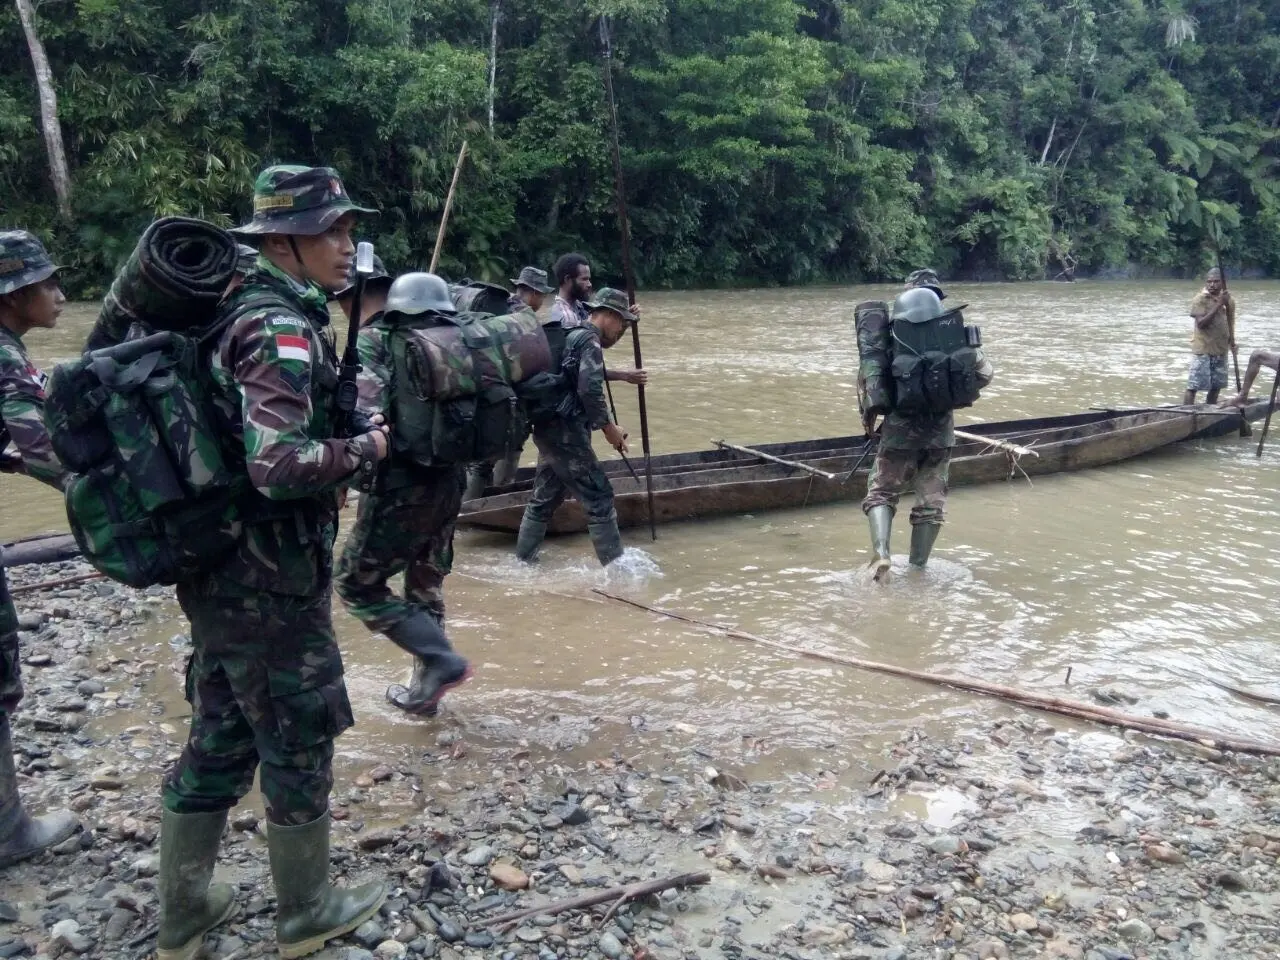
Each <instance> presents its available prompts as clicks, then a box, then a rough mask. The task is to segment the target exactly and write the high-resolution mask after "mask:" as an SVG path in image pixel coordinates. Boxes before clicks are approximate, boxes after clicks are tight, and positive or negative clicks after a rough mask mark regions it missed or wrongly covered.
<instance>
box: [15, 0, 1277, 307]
mask: <svg viewBox="0 0 1280 960" xmlns="http://www.w3.org/2000/svg"><path fill="white" fill-rule="evenodd" d="M602 3H603V4H604V5H606V6H607V7H608V11H609V12H610V13H611V14H612V22H613V33H614V57H615V71H616V72H615V78H616V79H615V82H616V87H617V99H618V111H619V121H620V130H621V137H622V144H623V164H624V168H625V171H626V178H627V192H628V199H629V203H630V207H631V211H630V212H631V222H632V225H633V230H634V233H635V247H636V256H637V271H638V273H639V274H640V281H641V284H642V285H644V286H657V285H715V284H727V283H735V282H738V283H803V282H809V281H817V280H824V279H888V278H894V277H901V276H902V275H903V274H904V273H905V272H906V271H907V270H908V269H910V268H912V267H916V266H919V265H921V264H926V263H927V264H932V265H933V266H935V267H937V268H938V269H939V270H940V271H941V272H942V273H943V275H944V276H951V277H957V276H965V277H973V278H990V279H994V278H1008V279H1024V278H1040V277H1046V276H1047V277H1054V276H1059V275H1065V276H1071V275H1072V274H1073V273H1078V274H1079V275H1085V274H1091V273H1098V272H1108V271H1115V270H1121V271H1126V270H1130V269H1134V268H1137V269H1139V270H1142V271H1152V272H1162V273H1163V272H1169V273H1179V272H1189V271H1195V270H1199V269H1201V268H1203V267H1204V266H1206V265H1207V264H1208V263H1209V261H1210V260H1211V259H1212V253H1211V248H1212V243H1211V240H1210V237H1211V234H1213V233H1214V231H1213V230H1212V229H1211V227H1213V226H1214V225H1216V226H1217V227H1218V228H1219V230H1218V233H1219V234H1220V236H1221V241H1222V245H1223V247H1224V252H1225V256H1226V259H1227V261H1228V263H1230V264H1232V265H1238V266H1240V267H1242V268H1245V269H1250V270H1253V271H1261V272H1265V273H1268V274H1270V275H1273V276H1274V275H1277V274H1280V181H1278V179H1277V170H1278V169H1280V164H1278V158H1280V102H1278V101H1277V93H1276V91H1277V90H1280V6H1278V5H1276V4H1275V3H1271V2H1267V0H1204V2H1192V0H800V2H795V0H715V2H711V0H590V2H583V0H310V2H303V0H213V2H203V0H202V2H196V0H74V2H73V0H43V2H39V3H38V4H34V3H33V0H15V2H14V3H13V4H5V5H4V8H3V9H2V10H0V43H3V45H4V49H6V50H10V51H12V52H14V53H15V54H16V55H15V56H11V57H6V58H5V60H4V61H3V62H2V63H0V219H2V220H3V223H4V225H6V226H9V225H15V226H17V225H20V226H24V227H27V228H29V229H33V230H37V231H39V232H41V233H42V234H43V235H44V236H45V237H46V238H47V239H49V240H50V241H51V242H52V244H53V247H54V249H55V250H56V251H57V252H58V255H59V256H60V257H61V258H62V259H63V260H65V261H69V262H71V263H72V264H73V265H74V266H76V267H77V268H78V269H77V271H76V272H75V273H74V274H73V275H72V283H73V286H75V287H78V288H79V292H81V293H85V292H89V291H91V290H92V289H95V288H97V289H101V287H102V286H103V285H104V284H105V283H106V282H107V281H108V280H109V277H110V274H111V272H112V271H113V269H114V268H115V266H116V265H117V263H118V262H119V261H120V260H121V259H122V257H123V256H124V255H125V253H126V252H127V250H128V249H129V248H130V247H131V246H132V244H133V242H134V241H135V239H136V237H137V235H138V233H139V232H140V230H141V229H142V227H144V226H145V225H146V223H147V222H149V220H150V219H151V218H153V217H155V216H157V215H162V214H189V215H195V216H201V217H206V218H208V219H211V220H215V221H217V222H221V223H230V222H232V221H234V220H238V219H240V218H242V217H243V216H245V215H246V214H247V194H248V187H249V184H250V182H251V180H252V177H253V175H254V173H255V172H256V171H257V170H258V169H259V168H260V167H261V166H262V165H263V164H264V163H267V162H271V161H277V160H288V161H298V162H305V163H316V164H319V163H331V164H332V165H334V166H336V167H338V168H339V169H340V170H341V172H342V174H343V175H344V177H345V179H346V180H347V185H348V188H349V189H350V191H351V193H352V194H353V195H354V196H355V197H356V198H357V199H359V200H360V201H361V202H365V203H370V204H372V205H376V206H378V207H379V208H380V209H381V210H382V215H381V216H380V217H379V218H377V219H376V220H374V221H372V222H371V223H370V225H369V227H368V230H369V231H370V232H371V233H372V234H373V239H375V240H376V241H377V243H378V245H379V248H380V251H381V252H382V253H383V255H384V257H385V258H386V259H387V260H388V262H389V263H393V264H397V265H401V266H407V265H410V264H412V263H421V262H425V260H427V259H429V257H430V252H431V247H432V244H433V242H434V239H435V231H436V227H437V225H438V223H439V218H440V212H441V209H442V207H443V205H444V197H445V193H446V191H447V188H448V184H449V180H450V177H451V174H452V169H453V163H454V159H455V157H456V155H457V152H458V149H459V147H460V145H461V143H462V141H463V140H464V139H466V140H467V141H468V142H469V144H470V157H469V159H468V165H467V167H466V169H465V171H464V174H463V178H462V181H461V186H460V191H459V195H458V199H457V202H456V205H455V207H454V211H453V218H454V219H453V221H452V222H451V224H450V234H449V242H448V244H447V245H446V248H445V257H444V259H443V261H442V269H443V270H444V271H445V272H447V273H452V274H453V275H461V274H462V273H469V274H470V275H472V276H483V277H509V276H513V275H514V274H513V273H512V271H513V270H515V269H518V267H519V266H520V265H521V264H522V263H527V262H528V263H539V264H546V263H548V262H549V261H550V259H551V258H552V257H553V256H554V254H556V253H557V252H563V251H564V250H566V249H570V248H577V249H582V250H584V251H586V252H588V253H589V254H590V255H592V256H593V258H594V259H595V260H596V261H597V263H598V267H597V272H600V273H604V274H615V275H616V273H617V272H618V263H617V250H618V243H617V226H616V221H615V219H614V207H613V177H612V169H611V165H610V154H609V149H608V142H609V141H608V111H607V108H606V107H605V103H604V98H603V89H602V83H601V65H602V58H601V43H600V35H599V32H598V29H597V22H596V21H597V16H596V15H597V14H598V13H599V11H600V7H601V4H602ZM28 53H30V55H28ZM42 57H47V61H48V66H47V69H41V67H40V61H41V59H42ZM38 78H40V79H42V80H43V81H45V82H44V83H43V87H44V90H43V91H41V90H40V87H41V86H42V84H41V83H40V82H38ZM42 92H43V97H42ZM53 97H56V109H57V114H56V116H57V126H58V127H60V130H55V129H52V128H51V124H52V123H53V121H52V117H53V114H52V112H51V110H50V109H49V108H50V105H51V98H53ZM42 106H43V107H44V110H43V115H44V116H45V117H46V121H47V122H44V123H42ZM55 134H56V135H55ZM59 151H62V152H65V168H66V171H67V174H66V181H67V189H66V190H65V191H63V193H64V194H65V196H64V197H63V199H62V203H61V204H60V201H59V196H58V192H57V191H55V188H54V184H55V182H56V181H57V180H58V179H59V178H58V176H56V175H51V171H57V170H59V169H60V166H59V164H58V162H56V160H55V161H52V162H51V157H56V155H57V154H58V153H59ZM60 206H61V208H62V209H61V211H60Z"/></svg>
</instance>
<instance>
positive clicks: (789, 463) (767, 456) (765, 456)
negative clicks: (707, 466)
mask: <svg viewBox="0 0 1280 960" xmlns="http://www.w3.org/2000/svg"><path fill="white" fill-rule="evenodd" d="M711 442H712V443H714V444H715V445H716V446H717V447H719V448H720V449H721V450H736V451H737V452H738V453H745V454H747V456H750V457H759V458H760V459H761V460H767V461H768V462H769V463H780V464H782V465H783V466H784V467H791V468H792V469H794V470H803V471H804V472H805V473H812V474H813V475H814V476H815V477H821V478H822V479H823V480H835V479H836V475H835V474H834V473H827V471H825V470H819V469H818V468H817V467H811V466H809V464H807V463H797V462H796V461H794V460H783V459H782V457H775V456H774V455H773V454H772V453H765V452H764V451H762V450H756V449H754V448H753V447H740V446H738V445H737V444H736V443H729V442H727V441H725V440H712V441H711Z"/></svg>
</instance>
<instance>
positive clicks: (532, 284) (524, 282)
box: [511, 267, 555, 293]
mask: <svg viewBox="0 0 1280 960" xmlns="http://www.w3.org/2000/svg"><path fill="white" fill-rule="evenodd" d="M511 282H512V284H514V285H515V286H517V287H528V288H529V289H530V290H536V291H537V292H538V293H551V292H552V291H553V290H555V287H552V286H549V285H548V284H547V271H545V270H539V269H538V268H537V267H525V268H524V269H522V270H521V271H520V276H519V277H517V278H516V279H514V280H512V281H511Z"/></svg>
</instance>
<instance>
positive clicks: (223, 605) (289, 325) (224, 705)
mask: <svg viewBox="0 0 1280 960" xmlns="http://www.w3.org/2000/svg"><path fill="white" fill-rule="evenodd" d="M253 209H254V214H253V219H252V221H251V222H249V223H247V224H245V225H244V226H242V227H240V228H238V229H237V231H236V232H237V233H239V234H242V235H246V236H253V237H255V238H258V239H259V240H260V247H259V250H260V255H259V257H258V261H257V264H256V266H255V268H254V269H253V270H252V271H251V272H250V273H249V275H248V276H247V277H246V278H245V282H244V284H243V286H241V287H240V288H239V289H238V290H237V291H236V292H235V293H234V294H233V295H232V296H231V297H229V298H227V299H226V300H224V301H223V304H222V306H221V307H220V311H219V317H220V320H221V322H222V323H223V324H225V326H224V328H223V329H222V330H221V331H220V333H219V335H218V338H217V341H216V343H215V344H213V345H212V356H211V358H210V361H209V363H210V378H211V385H212V388H213V392H214V396H215V403H216V404H217V406H218V412H219V414H220V417H221V419H222V420H223V421H224V422H223V423H222V430H223V435H224V436H225V438H226V443H225V454H226V455H227V457H228V460H229V461H230V462H237V461H238V462H240V463H243V464H244V469H245V472H246V486H245V488H244V491H243V493H242V494H241V495H240V498H239V500H238V501H237V507H238V512H239V514H240V518H241V521H242V523H243V528H242V532H241V534H240V541H239V545H238V547H237V548H236V549H235V550H234V551H233V552H232V553H231V555H230V556H228V558H227V559H226V560H225V561H223V562H222V563H221V564H220V566H219V567H218V568H217V569H216V570H214V571H213V572H211V573H208V574H206V575H204V576H201V577H199V578H196V579H193V580H190V581H186V582H182V583H179V584H178V586H177V593H178V602H179V603H180V604H181V606H182V610H183V612H184V613H185V614H186V616H187V618H188V619H189V620H190V621H191V642H192V646H193V647H194V652H193V653H192V656H191V660H190V662H189V663H188V665H187V681H186V682H187V698H188V700H189V701H190V702H191V706H192V712H193V716H192V720H191V732H190V736H189V738H188V740H187V744H186V748H185V749H184V750H183V752H182V756H181V757H180V758H179V759H178V761H177V763H176V764H175V765H174V767H173V768H172V769H171V770H170V772H169V774H168V776H167V777H166V778H165V782H164V790H163V796H162V804H163V819H162V824H161V841H160V882H159V890H158V893H159V900H160V929H159V934H158V947H159V957H160V960H191V958H193V957H195V956H196V954H197V953H198V952H199V950H200V947H201V943H202V940H203V937H204V935H205V933H206V932H207V931H209V930H211V929H212V928H213V927H215V926H217V925H218V924H220V923H222V922H223V921H224V920H226V919H227V918H228V917H229V916H230V915H231V914H232V913H233V912H234V911H235V902H234V899H233V895H234V890H233V888H232V887H230V886H228V885H226V884H212V885H211V884H210V882H209V881H210V879H211V877H212V874H213V867H214V862H215V860H216V858H217V853H218V846H219V842H220V839H221V837H222V833H223V830H224V828H225V826H226V821H227V812H228V810H229V809H230V808H231V807H233V806H234V805H235V804H236V803H237V802H238V801H239V800H240V799H241V798H242V797H243V796H244V795H245V794H246V793H248V792H249V789H250V787H251V786H252V785H253V779H254V771H255V770H258V771H259V773H260V786H261V790H262V796H263V801H264V804H265V806H266V811H267V829H266V839H267V850H268V855H269V859H270V864H271V874H272V877H273V879H274V881H275V887H276V901H277V906H276V939H277V943H278V946H279V951H280V955H281V956H282V957H301V956H306V955H307V954H309V953H314V952H315V951H317V950H319V949H321V948H322V947H323V946H324V944H325V943H326V942H327V941H328V940H330V939H332V938H334V937H337V936H341V935H342V934H344V933H347V932H349V931H351V930H354V929H355V928H356V927H357V926H359V925H360V924H361V923H363V922H364V921H366V920H368V919H369V918H370V917H372V916H373V915H374V914H376V913H377V911H378V907H379V906H380V905H381V903H382V901H383V899H384V897H385V895H386V889H385V887H384V886H383V885H382V884H380V883H373V884H367V885H365V886H361V887H354V888H338V887H333V886H330V885H329V883H328V873H329V792H330V790H331V789H332V786H333V741H334V738H335V737H337V736H338V734H340V733H342V731H344V730H346V729H347V728H348V727H350V726H351V725H352V722H353V721H352V716H351V704H350V702H349V701H348V699H347V691H346V686H345V684H344V682H343V676H342V658H341V655H340V654H339V652H338V645H337V642H336V640H335V637H334V633H333V623H332V619H331V614H330V571H331V564H332V551H333V541H334V535H335V532H336V527H337V490H338V489H339V488H340V487H343V486H345V485H347V484H349V483H350V482H351V480H352V478H353V477H355V476H357V475H362V474H363V475H368V474H372V472H373V471H374V469H375V467H376V464H377V463H378V461H380V460H381V459H382V458H384V457H385V456H386V454H387V449H388V444H387V436H386V433H385V430H384V429H383V428H381V427H374V428H371V429H368V430H366V431H364V432H362V433H359V434H358V435H357V436H354V437H353V438H351V439H346V440H344V439H338V438H336V437H335V436H334V433H335V423H334V417H335V413H334V411H335V406H334V402H333V399H334V392H335V387H336V385H337V357H336V356H335V354H334V350H333V346H332V344H331V342H330V335H329V330H328V324H329V312H328V309H327V300H328V293H327V292H326V291H334V290H338V289H339V288H341V287H343V286H345V285H346V282H347V276H348V270H349V267H350V262H351V257H352V254H353V252H354V247H353V245H352V242H351V228H352V224H353V223H354V220H355V214H356V213H368V212H373V211H368V210H366V209H365V208H363V207H358V206H356V205H355V204H354V203H352V202H351V200H350V198H349V197H348V196H347V193H346V191H345V190H344V189H343V186H342V181H341V180H340V179H339V177H338V174H337V172H336V171H335V170H333V169H331V168H329V167H315V168H308V167H301V166H274V167H269V168H268V169H266V170H264V171H263V172H262V173H261V174H260V175H259V177H258V179H257V182H256V184H255V186H254V197H253Z"/></svg>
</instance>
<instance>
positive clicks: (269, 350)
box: [210, 258, 375, 596]
mask: <svg viewBox="0 0 1280 960" xmlns="http://www.w3.org/2000/svg"><path fill="white" fill-rule="evenodd" d="M264 294H266V295H269V296H273V297H274V298H276V299H277V300H278V302H279V304H280V305H279V306H274V305H271V306H264V307H262V308H260V309H253V310H250V311H248V312H247V313H245V314H244V315H243V316H241V317H239V318H238V319H237V320H236V321H235V323H233V324H232V325H231V326H230V327H228V328H227V329H226V330H224V331H223V332H222V334H221V336H220V338H219V340H218V343H217V346H216V347H215V348H214V350H213V354H212V357H211V361H210V362H211V368H212V369H211V372H212V376H213V381H214V387H215V404H216V405H217V407H218V410H219V412H220V414H221V416H222V418H223V420H224V423H223V425H222V426H223V430H224V436H226V437H227V438H228V441H227V447H228V451H229V453H230V454H231V456H232V457H233V459H234V460H236V461H239V462H241V463H243V464H244V468H245V470H246V472H247V473H248V477H249V481H250V483H251V484H252V485H253V487H254V488H255V489H256V490H257V493H258V495H259V496H257V497H256V498H255V499H254V501H253V502H252V503H246V505H245V506H246V512H247V513H248V516H247V517H246V519H247V520H250V521H253V519H254V517H255V515H256V516H257V517H259V518H261V517H264V516H265V517H267V518H270V519H267V520H259V521H258V522H250V523H248V524H246V526H245V533H244V536H243V538H242V541H241V546H240V549H239V550H238V552H237V554H236V555H235V556H234V557H232V559H231V560H230V561H229V562H228V564H227V565H226V567H225V568H223V569H222V570H220V573H221V574H222V575H223V576H224V577H226V578H227V579H230V580H233V581H235V582H237V583H240V584H243V585H245V586H248V587H250V588H252V589H259V590H269V591H272V592H276V593H285V594H291V595H300V596H305V595H311V594H313V593H314V592H315V591H316V590H318V589H323V587H324V585H325V584H327V582H328V577H329V568H330V565H331V560H332V548H333V539H334V536H335V534H336V529H337V525H336V521H337V499H336V495H335V491H336V489H337V488H338V487H340V486H342V485H343V484H345V483H346V482H347V481H348V480H349V479H350V478H351V477H352V475H353V474H355V473H356V471H357V470H358V469H359V468H360V465H361V463H362V462H363V461H365V460H366V459H369V460H372V459H375V458H374V450H373V449H372V446H373V444H372V441H370V440H359V441H358V440H340V439H336V438H335V437H334V430H335V423H336V414H337V410H336V407H335V404H334V399H335V388H336V387H337V383H338V358H337V354H336V353H335V351H334V347H333V343H332V341H331V336H332V334H331V331H330V330H329V311H328V308H327V305H326V297H325V295H324V293H323V292H322V291H321V290H320V289H319V288H318V287H315V286H303V285H301V284H299V283H298V282H297V281H295V280H293V279H292V278H290V277H289V276H287V275H286V274H284V273H283V272H281V271H280V270H278V269H277V268H276V267H274V266H273V265H272V264H270V263H269V262H268V261H267V260H265V259H264V258H259V260H258V266H257V270H256V271H255V272H253V273H251V274H249V276H248V277H246V278H245V282H244V285H243V286H242V287H240V289H239V290H237V291H235V293H233V294H232V295H231V296H230V297H228V298H227V299H226V300H225V301H224V302H223V305H222V308H221V313H222V315H223V316H226V315H227V314H228V313H229V312H230V311H233V310H235V309H236V308H237V306H238V305H240V304H242V303H244V302H245V300H246V299H248V298H251V297H255V296H262V295H264ZM366 447H367V448H366ZM272 501H290V502H291V503H289V505H288V506H287V507H286V506H285V505H284V504H276V505H275V506H272V504H271V502H272Z"/></svg>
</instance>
